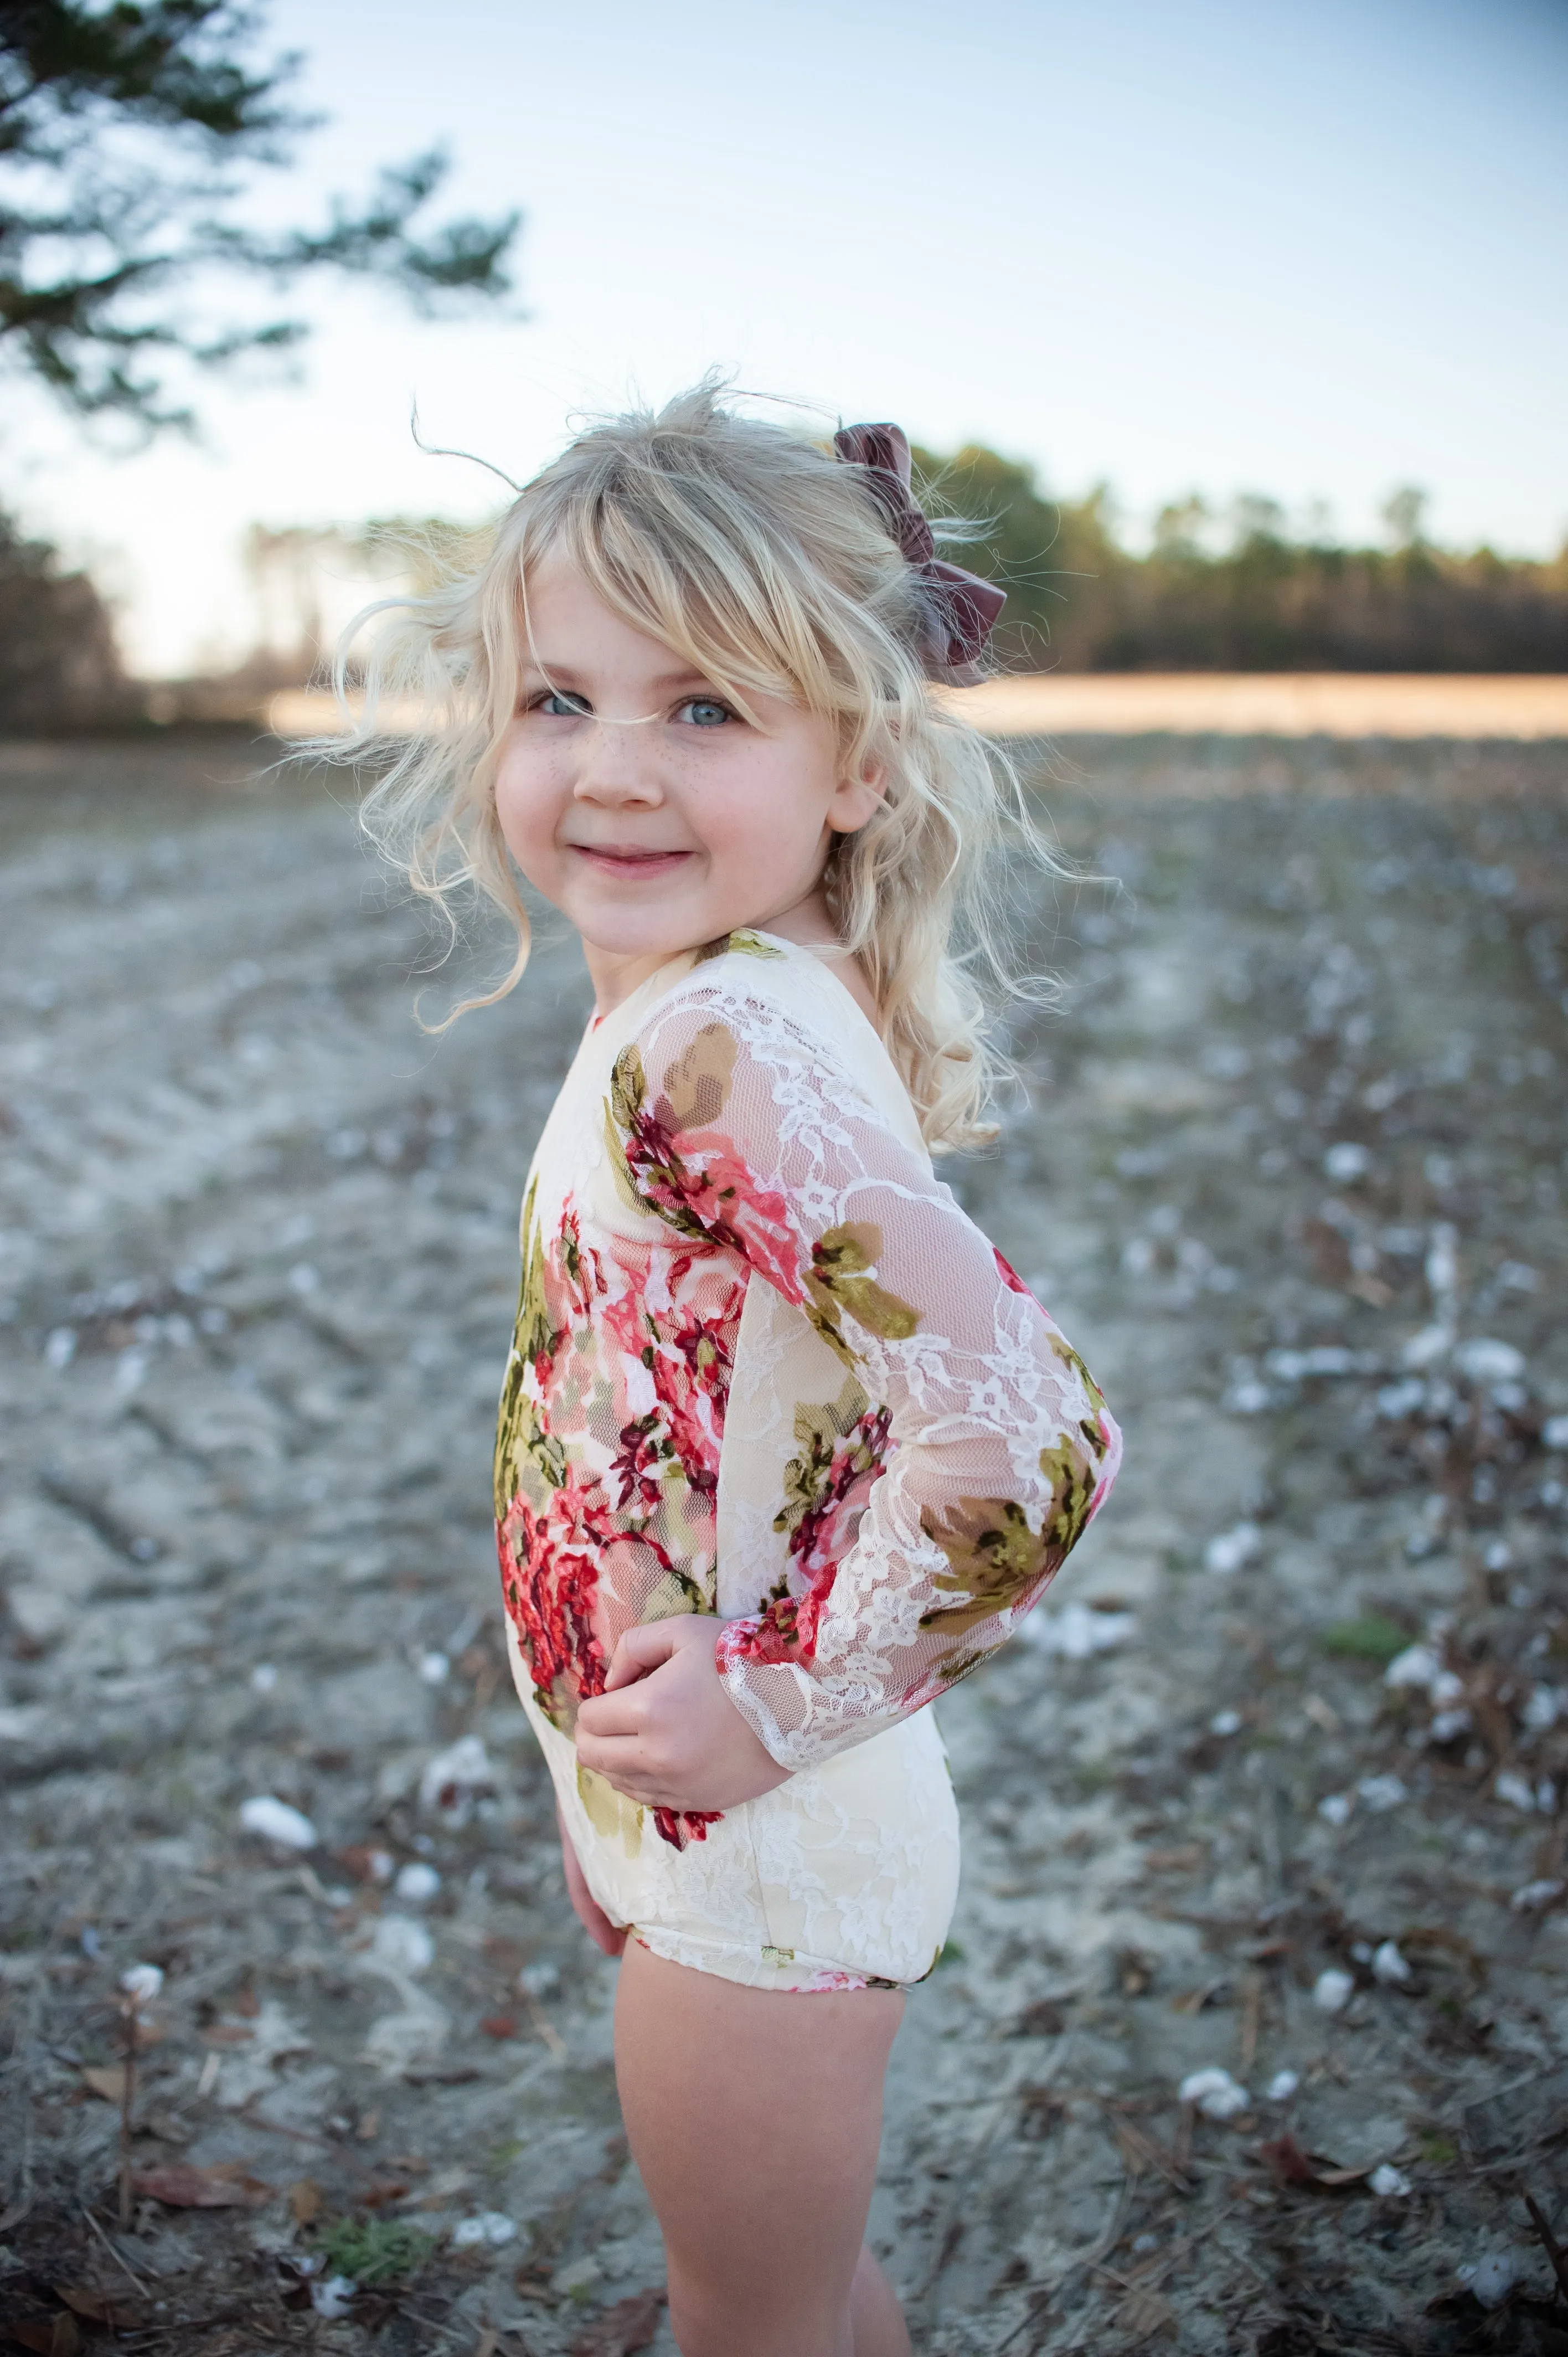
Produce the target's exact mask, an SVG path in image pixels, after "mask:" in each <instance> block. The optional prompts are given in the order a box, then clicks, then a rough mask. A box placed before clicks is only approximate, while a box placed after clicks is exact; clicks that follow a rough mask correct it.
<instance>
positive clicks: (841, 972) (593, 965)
mask: <svg viewBox="0 0 1568 2357" xmlns="http://www.w3.org/2000/svg"><path fill="white" fill-rule="evenodd" d="M748 922H749V923H750V924H751V925H753V926H755V928H756V930H757V931H758V932H764V933H773V934H776V935H777V936H778V938H779V940H780V941H782V942H795V943H796V944H797V945H798V947H800V948H801V949H809V950H836V949H840V948H841V947H842V944H841V943H840V941H839V937H838V934H837V932H836V931H834V928H833V920H832V915H831V914H830V913H829V909H828V902H827V895H826V893H825V892H824V891H823V890H822V887H821V886H820V885H818V886H816V887H814V888H813V889H812V890H811V891H810V892H808V893H807V894H805V896H804V897H803V898H802V899H799V900H797V901H795V902H794V903H793V904H792V905H791V906H790V907H789V908H787V909H774V910H773V911H771V913H769V914H768V915H767V916H757V917H754V918H751V919H750V920H748ZM737 930H738V929H737ZM704 946H705V944H704V943H703V942H691V943H690V944H689V947H690V949H691V950H699V949H702V948H703V947H704ZM583 955H584V958H585V961H586V963H587V968H588V979H589V980H590V982H591V983H592V984H593V985H594V1010H595V1013H596V1014H597V1015H599V1016H600V1017H603V1016H606V1015H613V1014H614V1013H615V1010H616V1008H617V1007H618V1006H623V1005H624V1004H625V1002H626V1001H627V1000H628V998H629V997H630V996H631V995H632V993H633V991H634V990H640V989H641V987H642V985H643V984H644V983H645V982H650V981H651V980H652V978H653V976H654V975H655V974H661V973H662V972H663V970H664V968H665V967H666V966H667V965H670V964H671V963H673V962H674V960H675V959H676V958H678V957H680V956H681V955H682V952H681V951H680V950H650V951H634V952H627V951H621V950H609V949H602V948H601V947H600V946H599V944H598V943H597V942H590V941H587V940H585V941H584V943H583ZM832 971H833V973H834V974H837V976H838V978H839V980H840V981H841V982H842V983H843V985H844V988H845V989H846V990H847V991H848V992H849V994H850V996H851V997H852V998H853V999H854V1002H855V1004H856V1006H859V1007H860V1009H861V1011H862V1013H863V1014H865V1015H866V1016H869V1017H870V1019H871V1020H872V1022H873V1023H875V1022H876V1020H877V1008H876V1001H875V997H874V996H873V995H872V991H871V986H870V985H869V983H868V982H867V981H866V979H865V973H864V972H863V970H862V967H861V963H860V960H859V959H858V958H851V957H843V956H839V957H836V958H835V959H834V960H833V961H832Z"/></svg>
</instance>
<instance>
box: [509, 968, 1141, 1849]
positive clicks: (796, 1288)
mask: <svg viewBox="0 0 1568 2357" xmlns="http://www.w3.org/2000/svg"><path fill="white" fill-rule="evenodd" d="M522 1241H523V1277H522V1290H521V1301H520V1305H519V1312H518V1321H517V1333H516V1340H515V1344H514V1348H513V1351H512V1354H511V1358H510V1362H509V1366H508V1371H507V1378H506V1386H505V1391H504V1394H503V1397H502V1402H501V1413H500V1419H499V1432H498V1438H497V1450H496V1517H497V1528H498V1534H499V1552H500V1561H501V1573H502V1581H503V1588H504V1593H505V1598H506V1605H507V1610H508V1614H509V1617H510V1622H511V1626H512V1631H513V1633H514V1636H515V1640H516V1645H517V1651H518V1655H519V1658H520V1660H521V1662H522V1663H524V1664H525V1667H526V1677H527V1681H528V1685H529V1689H530V1694H531V1699H532V1701H533V1703H534V1704H535V1705H536V1706H537V1708H538V1710H539V1712H540V1713H541V1714H542V1716H543V1717H544V1719H545V1720H546V1721H547V1722H548V1724H549V1725H550V1727H553V1729H555V1730H556V1731H557V1732H558V1733H559V1734H561V1735H562V1736H564V1737H565V1738H568V1739H569V1738H570V1736H571V1732H572V1727H573V1725H574V1721H575V1711H576V1706H577V1704H578V1702H579V1701H580V1700H581V1699H582V1698H583V1697H584V1696H585V1695H594V1694H596V1693H598V1692H599V1691H600V1690H601V1689H602V1686H603V1684H604V1679H605V1674H606V1672H607V1667H608V1664H609V1661H610V1658H611V1656H612V1654H613V1652H614V1650H615V1646H616V1642H617V1641H618V1638H619V1636H620V1635H621V1633H622V1631H625V1630H626V1629H628V1628H629V1627H631V1626H634V1625H636V1624H637V1623H639V1622H641V1621H648V1620H658V1619H661V1618H664V1617H667V1616H669V1615H671V1614H673V1613H684V1612H705V1613H716V1614H717V1615H719V1616H720V1618H721V1619H722V1620H724V1622H725V1629H724V1631H723V1634H722V1636H721V1638H720V1641H719V1650H718V1658H719V1661H720V1664H721V1667H722V1670H723V1674H724V1676H725V1683H726V1685H727V1687H728V1691H729V1693H730V1695H731V1698H732V1699H733V1701H734V1702H735V1704H736V1707H737V1708H738V1709H739V1710H740V1711H741V1712H742V1714H743V1715H744V1716H745V1717H746V1719H747V1720H748V1721H749V1723H750V1724H751V1725H752V1726H753V1727H754V1728H755V1729H756V1731H757V1734H758V1736H759V1737H760V1738H761V1739H762V1741H763V1742H764V1744H765V1745H766V1746H767V1748H768V1750H769V1751H770V1752H771V1753H772V1755H773V1756H774V1758H775V1759H777V1760H779V1762H780V1764H781V1765H783V1766H786V1767H788V1768H789V1769H791V1770H796V1771H803V1770H809V1769H811V1768H813V1767H815V1766H819V1765H821V1764H822V1763H823V1762H825V1761H827V1760H831V1759H832V1758H833V1757H834V1756H835V1755H836V1754H838V1753H840V1752H843V1751H845V1750H846V1749H849V1748H850V1747H853V1746H855V1745H858V1744H861V1743H863V1742H865V1740H866V1739H867V1738H871V1737H873V1736H875V1735H876V1734H877V1733H878V1732H879V1731H880V1730H883V1729H886V1728H889V1727H894V1726H895V1725H897V1723H898V1722H899V1721H900V1720H901V1719H903V1718H904V1717H907V1716H908V1715H909V1714H911V1713H913V1712H917V1711H918V1710H920V1709H921V1708H922V1707H923V1706H924V1705H925V1704H927V1703H928V1702H929V1701H931V1700H933V1699H934V1698H935V1697H936V1696H938V1695H940V1694H941V1693H942V1692H944V1691H945V1690H946V1688H947V1687H948V1686H950V1684H953V1682H954V1681H955V1680H957V1679H959V1678H961V1677H963V1676H965V1675H967V1674H968V1673H969V1672H970V1671H971V1670H972V1669H973V1668H975V1667H976V1665H977V1664H978V1663H980V1662H982V1661H983V1660H984V1659H985V1657H986V1656H987V1654H988V1653H990V1652H993V1651H994V1649H995V1648H996V1647H997V1646H998V1645H1000V1644H1002V1643H1003V1642H1004V1641H1005V1639H1006V1638H1007V1636H1008V1634H1009V1633H1010V1631H1012V1630H1013V1629H1014V1628H1015V1626H1016V1624H1017V1622H1018V1620H1020V1619H1021V1618H1022V1616H1023V1615H1024V1613H1026V1611H1027V1610H1028V1609H1029V1607H1030V1606H1031V1605H1032V1604H1033V1603H1034V1602H1035V1601H1036V1598H1037V1597H1038V1596H1039V1594H1040V1592H1041V1591H1042V1589H1043V1588H1044V1587H1045V1586H1046V1584H1047V1581H1048V1580H1049V1579H1050V1577H1051V1576H1052V1575H1053V1573H1054V1572H1055V1571H1056V1570H1057V1568H1058V1566H1059V1565H1060V1564H1061V1563H1062V1561H1063V1560H1064V1559H1065V1557H1066V1555H1068V1553H1069V1550H1070V1548H1071V1547H1072V1546H1073V1545H1074V1544H1075V1543H1076V1541H1077V1540H1078V1538H1079V1536H1080V1535H1081V1534H1082V1532H1083V1531H1084V1529H1085V1528H1086V1527H1087V1525H1088V1523H1089V1522H1090V1519H1091V1518H1092V1516H1093V1514H1094V1513H1095V1512H1096V1511H1097V1510H1098V1508H1099V1505H1100V1504H1101V1501H1102V1500H1103V1498H1104V1496H1105V1494H1106V1491H1107V1490H1108V1489H1109V1487H1110V1485H1111V1482H1112V1479H1113V1478H1114V1474H1115V1470H1116V1466H1117V1462H1118V1458H1119V1455H1120V1438H1119V1436H1118V1433H1117V1430H1116V1427H1115V1425H1114V1424H1113V1422H1112V1419H1111V1417H1110V1415H1108V1413H1107V1411H1106V1407H1105V1404H1104V1401H1103V1400H1102V1398H1101V1394H1100V1393H1099V1391H1098V1390H1097V1388H1096V1386H1095V1384H1094V1383H1093V1381H1092V1378H1091V1377H1090V1374H1089V1372H1088V1371H1087V1369H1086V1368H1085V1367H1084V1365H1083V1362H1082V1361H1081V1360H1080V1359H1079V1356H1078V1354H1077V1353H1076V1351H1073V1349H1072V1348H1071V1346H1070V1345H1069V1343H1068V1342H1067V1341H1066V1340H1065V1339H1064V1338H1063V1337H1062V1335H1061V1334H1060V1333H1059V1332H1058V1329H1057V1328H1056V1327H1055V1326H1054V1325H1053V1323H1052V1322H1051V1320H1050V1319H1049V1318H1048V1317H1047V1315H1046V1314H1045V1312H1044V1311H1043V1310H1042V1309H1041V1308H1039V1306H1038V1305H1037V1304H1036V1302H1035V1301H1034V1300H1033V1298H1032V1297H1030V1295H1029V1294H1028V1293H1027V1291H1026V1288H1025V1287H1024V1286H1022V1285H1021V1284H1020V1283H1019V1281H1018V1279H1017V1278H1016V1277H1015V1275H1013V1273H1012V1271H1011V1270H1010V1269H1008V1268H1007V1266H1006V1265H1005V1263H1004V1262H1003V1261H1001V1259H1000V1257H999V1255H997V1254H995V1253H994V1252H993V1249H992V1247H991V1245H990V1244H989V1243H987V1242H986V1240H985V1239H984V1237H983V1236H982V1235H981V1233H980V1232H979V1231H978V1230H977V1229H976V1228H975V1227H974V1225H973V1224H972V1222H971V1221H970V1220H968V1219H967V1218H966V1216H965V1215H964V1213H963V1212H962V1211H961V1210H960V1209H959V1207H958V1205H957V1204H956V1203H955V1202H954V1200H953V1199H952V1196H951V1195H950V1192H949V1190H948V1189H947V1188H946V1187H945V1186H943V1185H942V1184H941V1183H940V1181H939V1180H938V1179H936V1178H935V1176H934V1175H933V1172H932V1169H931V1166H930V1162H929V1157H928V1155H927V1153H926V1151H925V1148H924V1146H923V1145H922V1144H921V1141H920V1138H919V1133H918V1125H917V1124H916V1122H915V1119H914V1115H913V1113H912V1110H911V1108H910V1107H909V1104H908V1098H907V1097H906V1096H905V1094H904V1092H903V1091H902V1089H901V1087H900V1085H899V1083H898V1081H897V1075H896V1073H895V1072H894V1070H893V1067H892V1065H891V1064H890V1062H889V1060H888V1059H887V1057H886V1052H885V1050H884V1049H883V1048H882V1046H881V1043H880V1041H879V1040H878V1039H876V1037H875V1032H874V1031H873V1029H872V1028H871V1026H870V1025H869V1024H868V1023H867V1022H866V1021H865V1017H863V1016H862V1015H861V1013H860V1011H859V1009H858V1008H857V1007H856V1006H854V1002H853V1000H852V999H851V998H850V997H849V996H848V994H847V993H846V992H845V991H844V990H843V986H842V985H840V984H839V983H837V982H836V981H835V980H834V979H833V977H832V974H831V972H830V971H829V970H828V969H827V968H826V966H825V965H824V964H823V963H822V961H821V960H820V959H819V958H818V957H817V956H815V955H814V954H813V953H812V952H810V951H806V950H802V949H800V948H796V947H794V946H791V945H789V944H787V943H784V942H777V941H774V940H772V939H771V938H770V937H768V936H766V935H757V934H737V935H732V936H731V937H730V940H729V942H727V943H724V944H719V945H717V946H716V948H715V950H714V951H713V952H708V953H705V954H704V955H703V956H702V957H700V958H698V959H697V960H695V961H693V960H691V959H684V960H682V961H679V962H678V963H676V964H675V965H674V966H672V967H671V968H667V969H666V970H665V972H664V973H663V974H660V975H659V976H656V977H655V978H654V980H653V982H651V983H650V984H647V985H644V986H643V988H642V990H641V991H639V992H638V993H637V994H635V995H634V996H633V997H632V998H631V999H630V1000H628V1002H627V1004H626V1006H623V1007H621V1008H619V1009H618V1010H617V1011H616V1013H615V1015H614V1016H612V1017H609V1018H608V1019H607V1021H606V1022H604V1023H602V1024H599V1025H597V1026H596V1027H595V1028H593V1029H592V1030H590V1032H589V1034H588V1035H587V1037H586V1038H585V1041H584V1044H583V1048H582V1049H581V1051H580V1052H579V1055H578V1058H577V1060H576V1062H575V1065H574V1067H573V1071H572V1073H571V1075H570V1076H569V1078H568V1081H567V1083H566V1086H565V1088H564V1090H563V1092H562V1096H561V1099H560V1100H559V1101H558V1103H557V1105H556V1108H555V1111H554V1113H553V1114H552V1116H551V1120H550V1123H549V1124H548V1125H547V1126H546V1130H545V1134H544V1136H543V1138H542V1140H541V1144H540V1148H539V1152H538V1154H537V1156H536V1157H535V1163H534V1168H533V1171H532V1176H531V1179H530V1184H529V1189H528V1194H527V1198H526V1201H525V1204H524V1213H523V1238H522ZM590 1781H596V1780H590ZM779 1789H780V1792H788V1791H789V1787H788V1786H784V1787H781V1788H779ZM601 1797H602V1796H601ZM626 1805H627V1806H628V1807H629V1804H626ZM712 1824H714V1819H713V1818H712V1817H711V1816H706V1815H702V1814H699V1813H687V1814H686V1815H684V1816H681V1817H676V1816H674V1815H672V1814H671V1813H670V1812H666V1811H660V1812H659V1813H657V1820H656V1825H655V1830H656V1831H657V1832H658V1833H659V1834H660V1835H662V1836H663V1837H664V1840H665V1841H666V1842H667V1843H669V1844H670V1845H671V1846H673V1847H674V1848H676V1849H681V1848H683V1847H684V1846H687V1845H688V1844H690V1843H692V1842H693V1841H702V1840H705V1839H706V1838H707V1836H708V1832H709V1828H710V1826H711V1825H712Z"/></svg>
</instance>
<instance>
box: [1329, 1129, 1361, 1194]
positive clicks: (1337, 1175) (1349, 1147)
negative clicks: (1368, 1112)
mask: <svg viewBox="0 0 1568 2357" xmlns="http://www.w3.org/2000/svg"><path fill="white" fill-rule="evenodd" d="M1371 1162H1372V1157H1371V1156H1370V1155H1369V1153H1368V1151H1367V1149H1366V1147H1365V1146H1358V1145H1357V1144H1356V1143H1355V1142H1354V1140H1352V1139H1350V1138H1348V1137H1347V1138H1341V1139H1340V1141H1339V1143H1338V1144H1337V1146H1330V1147H1329V1149H1328V1151H1327V1153H1326V1155H1325V1156H1324V1157H1323V1168H1324V1171H1325V1173H1326V1176H1327V1177H1328V1178H1330V1179H1332V1180H1333V1181H1334V1184H1335V1185H1336V1186H1337V1187H1348V1186H1350V1185H1352V1184H1353V1182H1354V1181H1355V1180H1356V1179H1364V1178H1365V1177H1366V1175H1367V1172H1368V1171H1369V1168H1371Z"/></svg>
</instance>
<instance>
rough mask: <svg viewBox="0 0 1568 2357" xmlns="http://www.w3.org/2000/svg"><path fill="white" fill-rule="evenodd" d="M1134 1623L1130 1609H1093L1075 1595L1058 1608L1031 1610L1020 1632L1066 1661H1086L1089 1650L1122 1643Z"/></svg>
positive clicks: (1093, 1650) (1107, 1650) (1132, 1628)
mask: <svg viewBox="0 0 1568 2357" xmlns="http://www.w3.org/2000/svg"><path fill="white" fill-rule="evenodd" d="M1137 1626H1138V1622H1137V1618H1136V1616H1135V1615H1134V1614H1133V1613H1131V1612H1095V1611H1093V1610H1091V1609H1090V1607H1089V1606H1088V1605H1087V1604H1081V1603H1079V1600H1078V1598H1076V1597H1075V1598H1073V1600H1072V1602H1071V1603H1070V1604H1064V1605H1063V1606H1062V1608H1061V1610H1060V1611H1059V1612H1033V1613H1031V1614H1030V1616H1029V1618H1028V1619H1027V1620H1026V1621H1025V1623H1024V1629H1023V1633H1024V1635H1025V1636H1026V1637H1027V1639H1028V1641H1029V1642H1030V1644H1032V1645H1035V1646H1037V1647H1038V1649H1039V1651H1040V1652H1042V1653H1057V1654H1059V1655H1060V1656H1061V1657H1062V1659H1063V1660H1064V1661H1069V1662H1086V1661H1088V1660H1089V1659H1090V1655H1091V1654H1094V1653H1104V1652H1110V1651H1111V1650H1112V1647H1114V1646H1117V1645H1122V1644H1124V1643H1125V1642H1126V1641H1127V1639H1128V1638H1129V1637H1131V1636H1132V1635H1133V1632H1134V1631H1135V1630H1136V1628H1137Z"/></svg>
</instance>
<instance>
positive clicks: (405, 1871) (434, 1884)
mask: <svg viewBox="0 0 1568 2357" xmlns="http://www.w3.org/2000/svg"><path fill="white" fill-rule="evenodd" d="M440 1888H441V1877H440V1876H439V1875H438V1874H437V1872H436V1871H435V1867H433V1866H426V1865H425V1864H424V1860H423V1859H422V1858H416V1859H414V1860H413V1863H412V1864H411V1865H408V1866H404V1867H399V1869H398V1877H397V1880H396V1881H395V1882H394V1883H393V1885H392V1889H393V1890H394V1891H395V1892H396V1894H397V1896H398V1898H400V1899H406V1900H408V1901H409V1902H410V1904H411V1905H413V1906H415V1907H419V1906H423V1905H424V1901H425V1900H427V1899H434V1898H435V1894H436V1892H437V1891H438V1890H439V1889H440Z"/></svg>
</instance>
